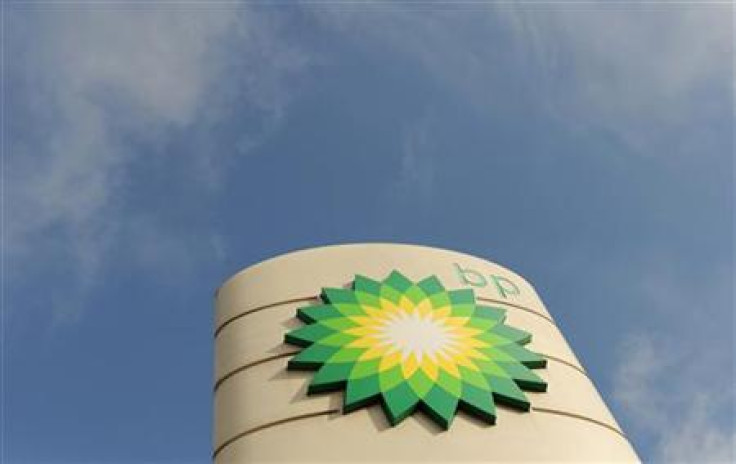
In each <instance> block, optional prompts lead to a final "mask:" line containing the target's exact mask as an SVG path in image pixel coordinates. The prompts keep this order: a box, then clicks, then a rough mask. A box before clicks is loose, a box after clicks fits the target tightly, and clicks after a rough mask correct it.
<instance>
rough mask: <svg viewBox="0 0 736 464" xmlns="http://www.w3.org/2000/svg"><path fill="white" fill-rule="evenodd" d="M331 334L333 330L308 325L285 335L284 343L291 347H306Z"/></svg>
mask: <svg viewBox="0 0 736 464" xmlns="http://www.w3.org/2000/svg"><path fill="white" fill-rule="evenodd" d="M333 333H335V330H333V329H331V328H329V327H326V326H324V325H322V324H310V325H305V326H304V327H299V328H298V329H294V330H292V331H291V332H289V333H287V334H286V336H285V337H284V341H285V342H286V343H289V344H291V345H299V346H308V345H311V344H312V343H315V342H318V341H319V340H321V339H323V338H324V337H327V336H328V335H331V334H333Z"/></svg>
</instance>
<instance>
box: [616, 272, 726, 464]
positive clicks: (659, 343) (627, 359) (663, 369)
mask: <svg viewBox="0 0 736 464" xmlns="http://www.w3.org/2000/svg"><path fill="white" fill-rule="evenodd" d="M721 274H723V276H726V278H719V277H718V273H709V276H710V277H712V279H711V281H710V283H707V284H704V285H701V286H699V287H698V293H697V295H693V294H692V292H690V291H689V290H688V288H690V285H691V284H696V283H695V282H693V281H676V280H675V281H673V280H670V279H662V278H657V279H654V280H647V279H641V288H642V290H643V292H644V293H645V294H648V295H649V298H645V299H648V300H649V301H650V302H651V307H650V308H649V309H650V311H651V312H652V314H653V315H654V316H655V319H659V320H660V322H659V323H657V324H656V325H655V327H656V328H654V329H651V330H649V331H646V332H645V331H633V332H631V333H630V334H628V335H626V336H625V337H623V338H622V340H621V344H620V346H619V347H618V348H619V351H618V355H619V356H618V357H619V364H618V366H617V369H616V371H615V374H614V379H613V381H614V383H613V395H614V400H615V402H616V404H618V405H620V407H621V408H620V409H621V411H622V413H623V417H622V418H623V419H624V422H625V423H626V424H627V425H629V426H630V427H631V428H633V431H635V432H637V436H639V437H642V436H649V437H650V439H651V440H652V443H653V450H652V451H651V455H652V456H653V459H654V460H655V461H656V462H732V461H733V459H734V457H736V449H735V447H736V427H735V424H734V416H733V414H734V410H733V405H734V400H736V387H734V385H735V384H734V380H735V375H736V372H735V369H736V366H734V364H733V350H734V338H733V332H732V330H733V314H732V310H733V308H732V300H731V286H732V281H731V278H730V275H731V274H730V271H724V272H722V273H721ZM655 287H656V288H655ZM729 334H730V335H729Z"/></svg>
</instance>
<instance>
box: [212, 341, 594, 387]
mask: <svg viewBox="0 0 736 464" xmlns="http://www.w3.org/2000/svg"><path fill="white" fill-rule="evenodd" d="M297 353H299V351H290V352H288V353H279V354H277V355H273V356H269V357H267V358H263V359H259V360H257V361H252V362H249V363H246V364H243V365H242V366H238V367H236V368H235V369H233V370H231V371H230V372H228V373H227V374H225V375H223V376H222V377H220V378H219V379H217V381H216V382H215V388H214V390H213V394H215V393H217V390H218V389H219V388H220V386H221V385H222V384H223V383H224V382H225V381H226V380H228V379H230V378H231V377H233V376H235V375H236V374H239V373H241V372H245V371H247V370H248V369H250V368H251V367H255V366H259V365H261V364H266V363H268V362H271V361H275V360H277V359H281V358H286V357H288V356H292V355H295V354H297ZM538 354H539V355H541V356H543V357H545V358H546V359H549V360H550V361H557V362H558V363H560V364H562V365H564V366H567V367H569V368H572V369H575V370H576V371H578V372H580V373H581V374H583V375H584V376H585V377H586V378H587V379H588V380H589V381H591V382H592V381H593V380H592V379H591V378H590V377H589V376H588V373H587V372H585V371H584V370H583V369H581V368H579V367H577V366H576V365H574V364H572V363H569V362H567V361H564V360H562V359H560V358H557V357H555V356H550V355H547V354H544V353H538Z"/></svg>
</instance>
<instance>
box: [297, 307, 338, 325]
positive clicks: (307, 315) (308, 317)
mask: <svg viewBox="0 0 736 464" xmlns="http://www.w3.org/2000/svg"><path fill="white" fill-rule="evenodd" d="M296 315H297V317H298V318H299V319H301V320H302V321H304V322H305V323H307V324H310V323H312V322H317V321H319V320H322V319H331V318H334V317H345V316H344V314H342V313H341V312H340V311H338V310H337V308H335V307H334V306H332V305H328V304H327V305H315V306H306V307H304V308H299V309H297V310H296Z"/></svg>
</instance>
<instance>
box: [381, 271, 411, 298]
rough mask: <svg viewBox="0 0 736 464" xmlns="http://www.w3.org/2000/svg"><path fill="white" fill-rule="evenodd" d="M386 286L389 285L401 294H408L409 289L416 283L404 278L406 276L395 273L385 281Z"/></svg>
mask: <svg viewBox="0 0 736 464" xmlns="http://www.w3.org/2000/svg"><path fill="white" fill-rule="evenodd" d="M383 284H384V286H386V285H388V286H389V287H392V288H393V289H394V290H396V291H397V292H399V293H404V292H406V291H407V290H408V289H409V288H411V287H412V286H413V285H414V283H413V282H412V281H411V280H409V279H407V278H406V277H404V274H402V273H400V272H398V271H393V272H391V274H389V276H388V277H387V278H386V279H385V280H384V281H383Z"/></svg>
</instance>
